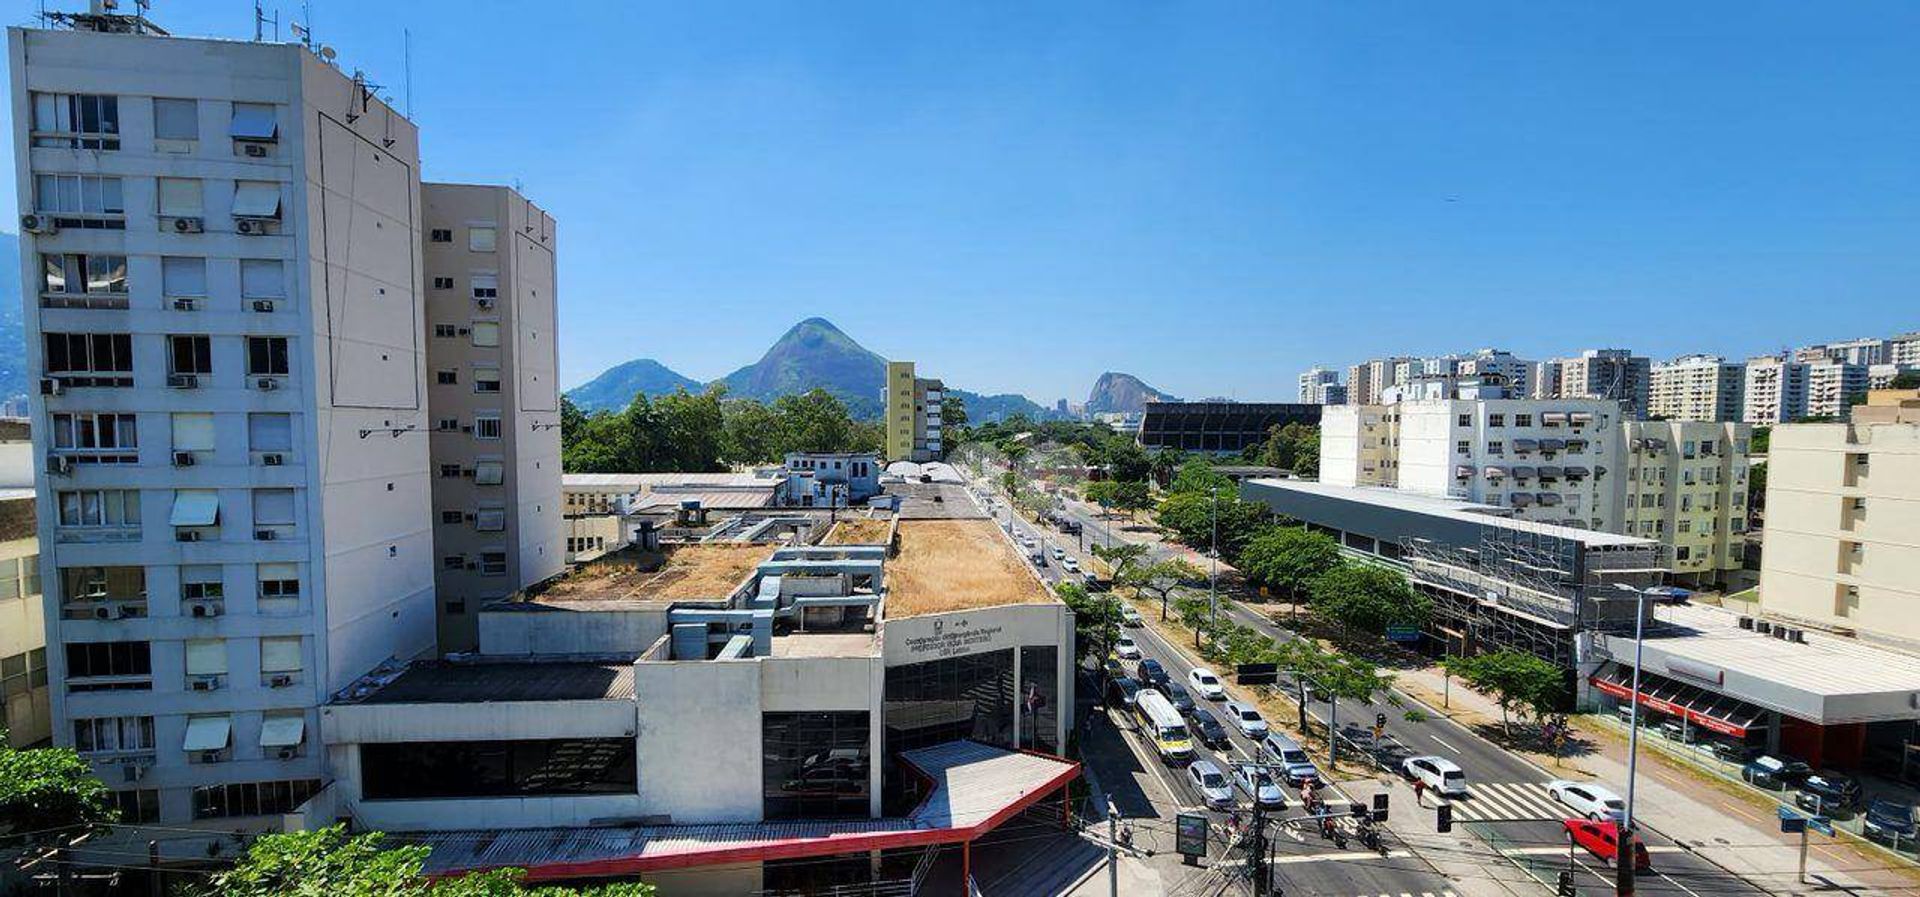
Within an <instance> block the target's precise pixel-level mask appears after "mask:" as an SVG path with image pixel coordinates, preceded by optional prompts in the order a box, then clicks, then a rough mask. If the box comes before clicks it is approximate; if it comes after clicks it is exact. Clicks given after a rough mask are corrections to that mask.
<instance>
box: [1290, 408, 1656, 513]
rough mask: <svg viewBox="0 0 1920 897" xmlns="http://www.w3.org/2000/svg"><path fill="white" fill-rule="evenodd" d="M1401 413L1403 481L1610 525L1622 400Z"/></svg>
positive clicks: (1428, 490) (1424, 489) (1425, 489)
mask: <svg viewBox="0 0 1920 897" xmlns="http://www.w3.org/2000/svg"><path fill="white" fill-rule="evenodd" d="M1397 410H1398V413H1399V421H1398V424H1399V440H1400V445H1399V451H1398V459H1397V462H1396V464H1395V465H1394V467H1395V472H1396V476H1397V477H1398V486H1399V488H1401V489H1406V490H1409V491H1413V492H1419V493H1423V494H1426V495H1434V496H1441V497H1446V498H1456V499H1461V500H1465V501H1471V502H1479V503H1482V504H1488V505H1495V506H1498V507H1503V508H1511V509H1513V514H1514V516H1516V517H1520V518H1522V519H1526V520H1535V521H1540V522H1545V523H1556V524H1564V525H1568V526H1578V527H1582V528H1586V529H1598V530H1608V531H1611V530H1612V529H1613V527H1614V525H1615V523H1616V518H1615V517H1614V516H1613V514H1614V504H1613V502H1612V501H1611V500H1610V498H1609V496H1610V490H1611V489H1612V487H1613V482H1612V473H1613V470H1614V469H1615V468H1617V467H1618V463H1617V460H1616V459H1617V455H1616V452H1617V449H1618V447H1619V441H1618V435H1619V434H1618V427H1619V423H1620V415H1621V412H1620V408H1619V405H1618V404H1617V403H1615V402H1612V401H1608V400H1601V399H1558V400H1552V401H1536V400H1533V399H1449V400H1441V401H1425V402H1402V403H1401V404H1400V405H1398V406H1397ZM1321 454H1322V457H1325V456H1326V447H1325V445H1324V444H1323V446H1322V449H1321Z"/></svg>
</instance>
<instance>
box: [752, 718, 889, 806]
mask: <svg viewBox="0 0 1920 897" xmlns="http://www.w3.org/2000/svg"><path fill="white" fill-rule="evenodd" d="M871 733H872V727H871V725H870V723H869V715H868V713H867V712H866V711H864V710H856V711H838V712H829V713H763V714H761V717H760V756H761V757H762V758H763V759H762V763H761V769H760V782H761V794H763V795H764V798H763V803H762V813H763V815H764V816H765V817H766V818H767V819H834V818H840V819H855V818H859V819H864V818H866V816H867V813H868V810H869V807H868V796H869V795H870V794H871V793H872V787H871V785H870V781H871V780H870V774H871V770H872V763H871V759H872V758H871V756H870V751H869V745H870V741H869V737H870V735H871Z"/></svg>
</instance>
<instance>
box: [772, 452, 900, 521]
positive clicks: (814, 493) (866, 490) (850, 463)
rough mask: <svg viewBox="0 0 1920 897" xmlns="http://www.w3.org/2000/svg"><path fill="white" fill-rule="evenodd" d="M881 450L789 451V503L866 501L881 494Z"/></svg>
mask: <svg viewBox="0 0 1920 897" xmlns="http://www.w3.org/2000/svg"><path fill="white" fill-rule="evenodd" d="M882 470H883V468H882V467H881V464H880V455H879V453H878V452H790V453H788V454H787V457H786V474H787V480H788V486H787V489H786V495H785V501H786V503H787V504H793V505H799V506H800V507H803V508H811V507H815V506H819V507H826V506H828V505H834V504H837V505H843V506H844V505H857V504H864V503H865V502H866V500H867V499H869V498H872V497H873V496H875V495H879V494H880V474H881V472H882Z"/></svg>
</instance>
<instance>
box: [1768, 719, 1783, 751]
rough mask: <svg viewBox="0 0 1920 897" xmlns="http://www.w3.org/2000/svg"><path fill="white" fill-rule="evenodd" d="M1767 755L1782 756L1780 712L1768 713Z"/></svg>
mask: <svg viewBox="0 0 1920 897" xmlns="http://www.w3.org/2000/svg"><path fill="white" fill-rule="evenodd" d="M1767 753H1769V754H1772V755H1774V756H1779V754H1780V711H1778V710H1769V711H1767Z"/></svg>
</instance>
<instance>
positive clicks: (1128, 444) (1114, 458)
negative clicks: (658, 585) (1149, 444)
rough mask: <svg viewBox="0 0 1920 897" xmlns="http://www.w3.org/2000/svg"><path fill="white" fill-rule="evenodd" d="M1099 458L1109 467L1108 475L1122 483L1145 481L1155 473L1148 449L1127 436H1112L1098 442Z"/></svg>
mask: <svg viewBox="0 0 1920 897" xmlns="http://www.w3.org/2000/svg"><path fill="white" fill-rule="evenodd" d="M1098 445H1100V446H1101V449H1102V450H1101V451H1100V452H1099V453H1098V456H1099V460H1100V461H1101V462H1102V463H1104V464H1105V465H1106V467H1107V476H1108V477H1109V478H1111V479H1113V480H1115V481H1117V482H1122V483H1144V482H1146V479H1147V477H1149V476H1152V475H1153V461H1152V459H1150V458H1148V457H1147V450H1146V449H1143V448H1141V447H1140V444H1139V443H1137V442H1134V441H1133V440H1131V439H1127V438H1125V437H1110V438H1108V439H1106V440H1105V441H1104V442H1101V443H1098Z"/></svg>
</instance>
